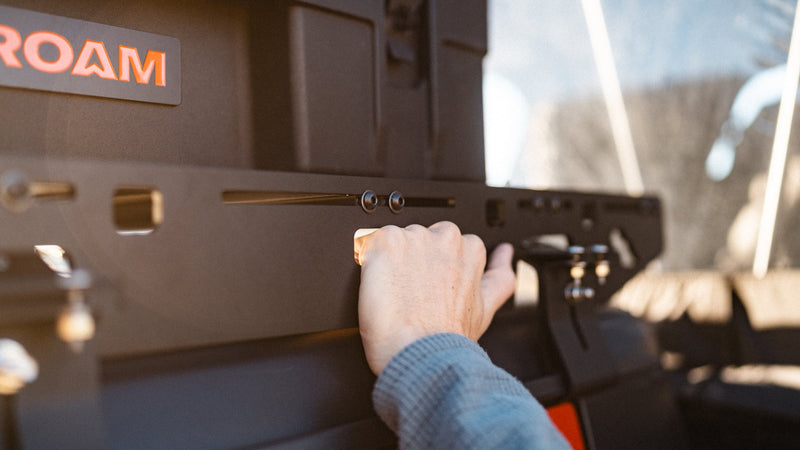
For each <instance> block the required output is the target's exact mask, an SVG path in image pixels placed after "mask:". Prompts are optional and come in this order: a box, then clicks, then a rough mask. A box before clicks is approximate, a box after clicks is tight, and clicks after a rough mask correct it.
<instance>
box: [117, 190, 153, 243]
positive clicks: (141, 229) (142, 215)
mask: <svg viewBox="0 0 800 450" xmlns="http://www.w3.org/2000/svg"><path fill="white" fill-rule="evenodd" d="M113 210H114V225H115V227H116V229H117V233H118V234H120V235H122V236H143V235H148V234H150V233H152V232H153V231H155V230H156V229H157V228H158V226H159V225H161V223H162V222H163V221H164V198H163V196H162V194H161V191H159V190H158V189H154V188H148V187H120V188H118V189H117V190H116V191H114V197H113Z"/></svg>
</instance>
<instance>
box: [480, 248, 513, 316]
mask: <svg viewBox="0 0 800 450" xmlns="http://www.w3.org/2000/svg"><path fill="white" fill-rule="evenodd" d="M513 259H514V247H512V246H511V244H508V243H504V244H500V245H499V246H497V248H495V249H494V251H493V252H492V254H491V255H490V256H489V263H488V264H487V266H486V272H485V273H484V274H483V278H482V279H481V293H482V295H483V301H484V311H485V314H484V318H485V321H484V329H485V328H488V326H489V322H491V320H492V317H494V314H495V313H496V312H497V310H498V309H500V307H501V306H503V303H505V302H506V300H508V299H509V297H511V295H513V294H514V287H515V286H514V285H515V280H516V276H515V275H514V269H513V267H512V266H511V264H512V261H513Z"/></svg>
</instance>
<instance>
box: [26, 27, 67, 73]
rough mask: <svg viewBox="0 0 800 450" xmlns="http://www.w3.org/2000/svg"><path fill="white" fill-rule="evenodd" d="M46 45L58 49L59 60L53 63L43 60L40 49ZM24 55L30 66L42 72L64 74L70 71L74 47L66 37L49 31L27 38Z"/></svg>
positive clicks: (32, 34) (39, 32) (33, 34)
mask: <svg viewBox="0 0 800 450" xmlns="http://www.w3.org/2000/svg"><path fill="white" fill-rule="evenodd" d="M45 43H47V44H53V45H55V46H56V48H57V49H58V58H57V59H56V60H55V61H53V62H50V61H45V60H43V59H42V57H41V55H40V54H39V47H41V45H42V44H45ZM22 53H23V54H24V55H25V59H26V60H27V61H28V64H30V65H31V66H33V68H34V69H36V70H40V71H42V72H48V73H58V72H63V71H65V70H67V69H69V66H70V65H71V64H72V46H70V45H69V42H67V40H66V39H64V36H61V35H59V34H56V33H51V32H49V31H37V32H35V33H31V34H30V35H29V36H28V37H27V38H25V43H24V44H23V46H22Z"/></svg>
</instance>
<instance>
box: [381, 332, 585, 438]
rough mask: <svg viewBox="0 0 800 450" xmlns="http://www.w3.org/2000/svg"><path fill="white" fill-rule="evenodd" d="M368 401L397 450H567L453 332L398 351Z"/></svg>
mask: <svg viewBox="0 0 800 450" xmlns="http://www.w3.org/2000/svg"><path fill="white" fill-rule="evenodd" d="M373 401H374V403H375V409H376V411H377V412H378V414H379V415H380V416H381V418H382V419H383V420H384V422H386V423H387V425H389V427H390V428H392V429H393V430H394V431H395V432H396V433H397V435H398V438H399V439H400V445H401V447H403V448H445V447H446V448H548V449H550V448H569V446H568V444H567V443H566V441H565V440H564V438H563V437H562V436H561V434H560V433H559V432H558V430H556V429H555V427H554V426H553V424H552V422H551V421H550V419H549V418H548V416H547V413H546V412H545V410H544V409H543V408H542V406H541V405H540V404H539V403H538V402H537V401H536V400H535V399H534V398H533V397H532V396H531V395H530V393H529V392H528V391H527V390H526V389H525V388H524V387H523V386H522V385H521V384H520V383H519V382H518V381H517V380H516V379H514V378H513V377H512V376H511V375H509V374H508V373H507V372H505V371H503V370H502V369H500V368H498V367H496V366H494V365H493V364H492V363H491V361H490V360H489V357H488V356H487V355H486V353H485V352H484V351H483V350H482V349H481V348H480V347H479V346H478V345H477V344H475V343H474V342H472V341H471V340H469V339H467V338H465V337H463V336H459V335H455V334H438V335H434V336H428V337H426V338H423V339H420V340H418V341H416V342H415V343H413V344H411V345H410V346H408V347H406V348H405V349H404V350H403V351H401V352H400V353H399V354H397V355H396V356H395V357H394V358H393V359H392V360H391V361H390V363H389V364H388V365H387V366H386V369H385V370H384V371H383V373H382V374H381V376H380V377H379V378H378V381H377V383H376V385H375V390H374V391H373Z"/></svg>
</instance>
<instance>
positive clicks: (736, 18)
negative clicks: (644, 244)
mask: <svg viewBox="0 0 800 450" xmlns="http://www.w3.org/2000/svg"><path fill="white" fill-rule="evenodd" d="M795 6H796V2H795V1H791V0H759V1H753V0H714V1H711V0H709V1H704V2H698V1H693V0H671V1H660V2H640V1H634V0H602V1H601V0H583V1H578V0H574V1H569V2H551V1H545V0H526V1H524V2H517V1H513V2H512V1H510V0H491V1H490V2H489V43H490V51H489V55H488V58H487V60H486V63H485V81H484V99H485V100H484V102H485V106H484V108H485V123H486V149H487V154H486V161H487V182H488V183H489V184H491V185H495V186H506V185H509V186H515V187H527V188H537V189H578V190H583V191H592V192H611V193H623V194H624V193H628V194H631V195H639V194H641V193H642V192H645V193H647V194H655V195H658V196H660V197H661V199H662V200H663V202H664V223H665V233H666V236H665V239H666V247H665V252H664V254H663V257H662V259H661V264H662V265H663V267H664V268H665V269H669V270H687V269H721V270H724V271H734V270H751V269H752V268H753V265H754V260H755V259H757V256H756V248H757V247H758V246H759V242H758V241H759V231H760V230H765V229H767V228H770V227H771V228H772V229H774V235H773V236H772V238H771V241H772V245H767V248H768V249H769V252H768V254H767V258H768V261H769V265H770V267H771V268H774V267H790V266H791V267H796V266H797V265H798V263H800V239H798V238H797V237H796V233H795V232H794V231H795V230H797V227H798V225H800V151H798V146H800V141H799V140H798V139H800V135H799V134H798V133H800V127H798V126H797V125H798V120H799V119H798V117H797V115H795V117H794V118H791V117H788V118H787V117H786V116H787V113H786V112H784V113H783V116H784V117H782V118H780V120H782V121H783V122H784V123H785V126H784V128H785V129H786V131H791V133H790V136H791V138H790V139H789V141H788V146H787V145H786V144H784V145H782V147H783V149H782V150H787V148H788V150H787V152H786V158H785V170H780V172H781V173H780V174H778V175H783V176H778V180H779V184H778V185H777V188H776V186H775V184H776V183H775V180H774V179H773V180H770V181H769V182H768V178H769V177H768V173H769V171H770V162H771V156H772V155H773V148H774V147H781V145H778V144H780V133H778V140H777V141H776V129H778V128H779V127H778V123H779V114H778V112H779V109H780V108H779V105H780V103H781V98H782V95H783V96H786V95H787V94H786V92H785V91H786V86H785V85H786V83H784V80H786V79H787V73H789V74H790V76H791V73H792V72H793V71H794V69H793V68H792V67H790V66H787V61H789V53H790V41H791V37H792V29H793V23H794V15H795ZM798 47H800V45H799V46H798ZM795 52H798V50H795ZM796 81H797V76H796V75H794V84H793V87H795V88H796ZM789 85H792V83H789ZM795 99H796V93H795V94H794V95H789V97H788V101H787V102H785V103H787V104H788V107H786V108H785V109H786V110H787V111H788V112H792V111H793V110H794V108H795V106H794V104H795V103H796V102H795ZM776 142H777V144H776ZM779 150H780V151H782V150H781V149H779ZM773 166H774V164H773ZM779 168H780V167H779ZM776 170H777V169H775V168H773V172H775V171H776ZM773 178H775V176H774V175H773ZM768 184H769V185H771V187H772V189H773V191H774V192H773V193H772V194H769V195H768V194H767V190H768V189H767V185H768ZM776 189H777V190H776ZM777 192H780V196H778V195H777ZM765 198H767V199H768V201H767V203H768V204H769V199H770V198H772V199H779V202H777V203H776V204H777V213H776V214H775V215H774V218H773V219H774V220H772V221H771V222H772V223H774V226H772V223H770V220H769V217H768V218H767V219H768V220H767V224H768V225H769V226H762V222H763V221H764V218H763V217H762V216H763V215H764V214H763V211H764V204H765ZM767 209H769V205H768V208H767ZM762 234H763V232H762ZM764 239H765V238H764V237H762V241H763V240H764ZM760 245H761V246H762V247H763V246H764V242H761V244H760ZM762 258H763V255H762Z"/></svg>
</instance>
